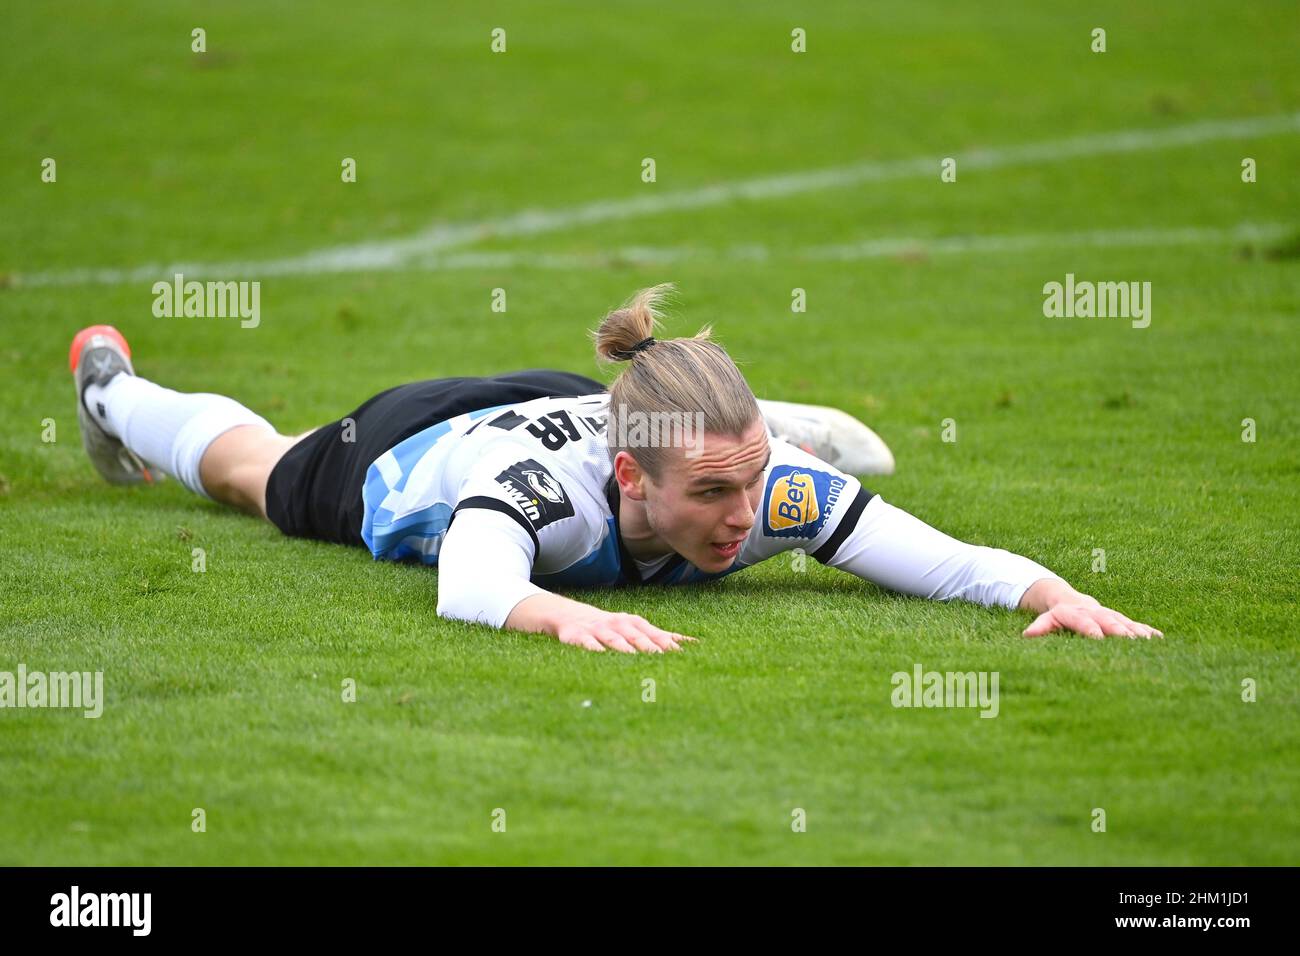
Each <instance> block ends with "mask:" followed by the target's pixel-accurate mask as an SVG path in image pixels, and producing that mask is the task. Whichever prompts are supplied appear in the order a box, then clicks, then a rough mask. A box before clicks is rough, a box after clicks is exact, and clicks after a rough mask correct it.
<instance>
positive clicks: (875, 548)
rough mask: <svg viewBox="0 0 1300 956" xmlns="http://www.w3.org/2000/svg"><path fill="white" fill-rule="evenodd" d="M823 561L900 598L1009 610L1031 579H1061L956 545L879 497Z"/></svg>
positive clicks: (998, 554)
mask: <svg viewBox="0 0 1300 956" xmlns="http://www.w3.org/2000/svg"><path fill="white" fill-rule="evenodd" d="M825 563H827V564H829V565H830V566H831V567H834V568H839V569H840V570H842V571H848V572H849V573H850V574H855V575H857V576H858V577H860V578H864V579H865V580H868V581H872V582H874V583H876V584H879V585H881V586H882V587H887V588H889V589H891V590H894V591H901V592H902V593H904V594H915V595H918V596H920V597H926V598H931V599H933V600H936V601H951V600H955V599H961V600H966V601H974V602H976V603H977V604H986V605H990V606H993V605H1000V606H1002V607H1007V608H1011V609H1013V610H1014V609H1015V608H1017V607H1019V605H1020V599H1021V597H1023V596H1024V593H1025V592H1026V591H1027V590H1029V587H1030V585H1032V584H1033V583H1034V582H1035V581H1040V580H1042V579H1043V578H1057V579H1058V580H1059V577H1058V575H1056V574H1054V573H1053V572H1052V571H1049V570H1048V569H1047V568H1045V567H1043V566H1042V565H1041V564H1038V563H1037V562H1035V561H1031V560H1030V559H1029V558H1026V557H1022V556H1021V555H1018V554H1013V553H1011V552H1010V551H1005V550H1003V549H1001V548H989V547H984V546H982V545H975V544H967V543H966V542H964V541H958V540H957V539H956V538H953V537H950V536H949V535H946V534H944V533H943V532H942V531H939V530H938V529H936V528H932V527H931V526H930V525H928V524H926V523H925V522H924V521H922V520H921V519H919V518H917V517H915V516H913V515H910V514H908V513H907V512H906V511H904V510H902V509H901V508H896V507H894V506H893V505H891V504H888V503H887V502H885V501H883V500H882V499H881V498H880V496H879V495H877V496H875V497H874V498H872V500H871V501H870V502H869V503H868V504H867V506H866V507H865V508H864V509H863V512H862V514H861V515H860V516H859V518H858V520H857V522H856V524H855V526H854V527H853V529H852V531H850V532H849V534H847V535H846V536H845V538H844V540H843V541H842V542H841V544H840V546H839V548H838V549H836V552H835V554H834V556H832V557H831V558H830V559H829V560H828V561H826V562H825Z"/></svg>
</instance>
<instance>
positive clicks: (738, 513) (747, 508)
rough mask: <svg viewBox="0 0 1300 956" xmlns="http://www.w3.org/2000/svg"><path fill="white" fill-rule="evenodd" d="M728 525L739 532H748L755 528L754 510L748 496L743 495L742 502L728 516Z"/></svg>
mask: <svg viewBox="0 0 1300 956" xmlns="http://www.w3.org/2000/svg"><path fill="white" fill-rule="evenodd" d="M727 524H728V525H729V526H730V527H732V528H735V529H736V530H737V531H748V530H749V529H750V528H752V527H753V526H754V509H753V507H752V506H751V505H750V503H749V497H748V496H747V495H741V496H740V501H739V502H738V503H737V504H736V506H735V507H734V508H732V509H731V514H729V515H728V516H727Z"/></svg>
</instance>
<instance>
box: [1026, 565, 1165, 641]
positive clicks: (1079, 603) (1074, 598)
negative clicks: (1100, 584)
mask: <svg viewBox="0 0 1300 956" xmlns="http://www.w3.org/2000/svg"><path fill="white" fill-rule="evenodd" d="M1020 606H1021V607H1022V608H1025V609H1031V610H1035V611H1041V613H1040V614H1039V615H1038V617H1037V618H1035V619H1034V623H1032V624H1030V625H1029V626H1028V627H1027V628H1025V630H1024V636H1025V637H1042V636H1043V635H1044V634H1050V633H1051V632H1052V631H1058V630H1065V631H1073V632H1074V633H1076V634H1082V635H1083V636H1084V637H1092V638H1096V639H1098V640H1100V639H1102V638H1104V637H1108V636H1110V637H1145V638H1148V639H1149V638H1152V637H1164V634H1162V633H1161V632H1160V631H1157V630H1156V629H1155V628H1154V627H1151V626H1150V625H1148V624H1143V623H1141V622H1140V621H1132V620H1129V619H1128V618H1127V617H1125V616H1124V615H1123V614H1120V613H1119V612H1118V611H1112V610H1111V609H1110V608H1108V607H1102V606H1101V603H1100V602H1099V601H1098V600H1097V599H1096V598H1094V597H1091V596H1089V595H1087V594H1080V593H1079V592H1078V591H1076V590H1075V589H1074V588H1072V587H1070V586H1069V585H1068V584H1066V583H1065V582H1064V581H1060V580H1052V579H1044V580H1042V581H1038V582H1035V584H1034V585H1033V586H1032V587H1030V588H1029V590H1028V591H1026V592H1025V595H1024V598H1023V599H1022V601H1021V603H1020ZM1044 609H1045V610H1044Z"/></svg>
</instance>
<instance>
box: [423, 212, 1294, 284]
mask: <svg viewBox="0 0 1300 956" xmlns="http://www.w3.org/2000/svg"><path fill="white" fill-rule="evenodd" d="M1294 230H1295V227H1294V226H1290V225H1287V224H1286V223H1239V224H1238V225H1236V226H1231V227H1228V228H1222V229H1220V228H1214V227H1202V226H1186V227H1179V228H1173V229H1099V230H1092V231H1088V232H1046V233H1044V232H1038V233H1019V234H1008V235H1001V236H996V235H994V236H989V235H985V236H945V237H939V238H923V237H920V236H910V237H900V238H882V239H863V240H861V241H859V242H850V243H839V244H836V245H826V246H804V247H793V248H792V247H789V246H782V247H780V248H776V249H773V248H771V247H769V246H765V245H762V244H759V243H744V244H740V245H733V246H725V247H722V248H712V247H705V246H626V247H623V248H620V249H616V250H613V251H612V252H608V253H593V254H581V253H578V254H569V253H544V252H526V251H525V252H511V251H503V252H473V251H467V252H452V253H447V254H445V255H440V256H433V257H429V258H427V259H424V260H418V261H413V262H411V263H409V265H408V268H411V269H416V270H424V271H432V272H437V271H443V270H455V269H503V268H526V269H608V268H611V267H615V266H658V265H674V264H677V263H701V262H717V261H723V262H768V261H783V262H791V261H810V260H811V261H817V260H834V261H842V262H850V261H854V260H861V259H888V258H900V259H903V258H924V257H927V256H931V255H963V254H974V255H982V254H989V253H994V254H996V253H1000V252H1035V251H1038V250H1043V249H1084V248H1095V249H1114V248H1125V247H1140V246H1197V245H1223V244H1233V243H1238V242H1268V241H1270V240H1273V239H1279V238H1282V237H1283V236H1286V235H1289V234H1290V233H1291V232H1293V231H1294Z"/></svg>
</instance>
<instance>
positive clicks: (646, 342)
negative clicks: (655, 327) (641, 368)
mask: <svg viewBox="0 0 1300 956" xmlns="http://www.w3.org/2000/svg"><path fill="white" fill-rule="evenodd" d="M654 344H655V338H654V336H653V335H652V336H650V337H649V338H644V339H642V340H641V341H640V342H638V343H637V344H636V345H634V346H632V347H631V348H630V349H626V350H619V351H617V352H611V353H610V354H611V355H612V356H613V357H614V358H616V359H618V360H619V361H620V362H626V361H629V360H630V359H631V358H632V357H633V356H634V355H636V353H637V352H641V351H643V350H645V349H648V348H649V347H650V346H652V345H654Z"/></svg>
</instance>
